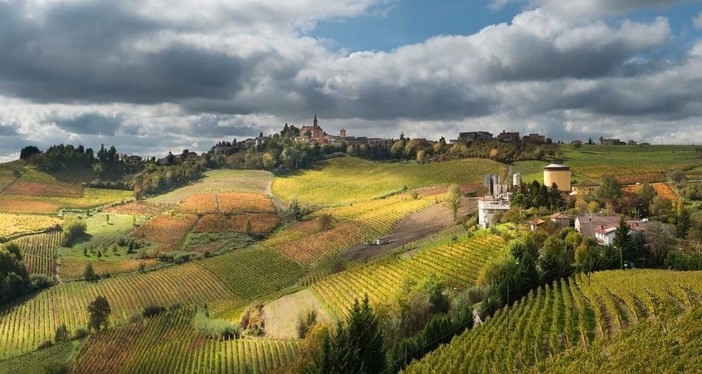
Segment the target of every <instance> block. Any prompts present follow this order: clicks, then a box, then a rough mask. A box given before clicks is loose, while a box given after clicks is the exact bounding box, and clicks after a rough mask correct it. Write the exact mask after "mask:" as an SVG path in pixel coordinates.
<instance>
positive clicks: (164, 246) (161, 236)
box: [132, 214, 198, 251]
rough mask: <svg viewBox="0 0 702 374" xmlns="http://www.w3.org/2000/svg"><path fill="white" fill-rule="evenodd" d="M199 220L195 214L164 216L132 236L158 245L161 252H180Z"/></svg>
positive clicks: (151, 221)
mask: <svg viewBox="0 0 702 374" xmlns="http://www.w3.org/2000/svg"><path fill="white" fill-rule="evenodd" d="M197 219H198V218H197V216H196V215H194V214H173V215H171V214H162V215H160V216H158V217H156V218H154V219H152V220H150V221H148V222H146V223H145V224H144V225H143V226H141V227H139V228H138V229H136V230H135V231H134V232H133V233H132V236H134V237H135V238H137V239H143V240H146V241H148V242H151V243H156V244H158V249H159V250H163V251H175V250H179V249H180V247H181V244H182V243H183V238H185V235H187V234H188V232H189V231H190V229H192V228H193V226H195V223H196V222H197Z"/></svg>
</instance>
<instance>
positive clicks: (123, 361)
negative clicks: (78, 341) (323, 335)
mask: <svg viewBox="0 0 702 374" xmlns="http://www.w3.org/2000/svg"><path fill="white" fill-rule="evenodd" d="M193 316H194V309H191V308H178V309H174V310H170V311H167V312H166V313H164V314H162V315H160V316H157V317H154V318H151V319H145V320H142V321H138V322H136V323H132V324H130V325H127V326H124V327H120V328H115V329H110V330H106V331H103V332H100V333H99V334H96V335H94V336H92V337H91V338H90V339H89V340H88V343H87V344H86V345H85V346H84V347H83V349H82V350H81V352H80V354H79V357H78V359H77V360H76V362H75V365H74V368H73V369H74V371H75V372H78V373H243V372H255V373H260V372H267V371H270V370H271V369H274V368H276V367H279V366H282V365H283V364H285V363H287V362H289V361H291V360H292V358H293V357H294V355H295V353H296V352H297V349H298V341H296V340H272V339H257V338H239V339H230V340H217V339H212V338H207V337H205V336H202V335H200V334H198V333H197V331H196V330H194V329H193V328H192V327H191V325H190V322H191V319H192V318H193ZM174 337H177V339H174Z"/></svg>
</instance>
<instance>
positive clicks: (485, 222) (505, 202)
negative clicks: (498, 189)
mask: <svg viewBox="0 0 702 374" xmlns="http://www.w3.org/2000/svg"><path fill="white" fill-rule="evenodd" d="M509 208H510V206H509V199H507V198H504V197H494V196H486V197H483V198H481V199H480V200H478V224H479V225H480V227H481V228H486V227H489V226H491V225H492V224H493V223H494V222H493V219H494V216H495V214H496V213H497V212H506V211H508V210H509Z"/></svg>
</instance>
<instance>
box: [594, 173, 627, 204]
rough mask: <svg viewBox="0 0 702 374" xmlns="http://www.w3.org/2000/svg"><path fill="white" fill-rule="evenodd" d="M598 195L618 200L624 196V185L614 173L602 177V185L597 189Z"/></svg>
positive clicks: (602, 197)
mask: <svg viewBox="0 0 702 374" xmlns="http://www.w3.org/2000/svg"><path fill="white" fill-rule="evenodd" d="M597 197H599V198H601V199H605V200H610V201H612V200H616V199H619V198H620V197H622V185H621V183H619V181H618V180H617V178H615V177H614V176H613V175H606V176H605V177H603V178H602V185H601V186H600V189H599V190H598V191H597Z"/></svg>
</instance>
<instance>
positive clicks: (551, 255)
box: [538, 235, 570, 284]
mask: <svg viewBox="0 0 702 374" xmlns="http://www.w3.org/2000/svg"><path fill="white" fill-rule="evenodd" d="M569 257H570V256H569V254H568V251H567V245H566V242H565V241H564V240H563V239H561V238H560V237H558V236H556V235H553V236H549V237H548V238H547V239H546V241H545V242H544V245H543V247H542V248H541V250H540V251H539V260H538V264H539V269H540V270H541V279H542V283H545V284H549V283H551V282H553V281H554V280H556V279H558V278H561V277H566V276H568V275H570V258H569Z"/></svg>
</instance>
